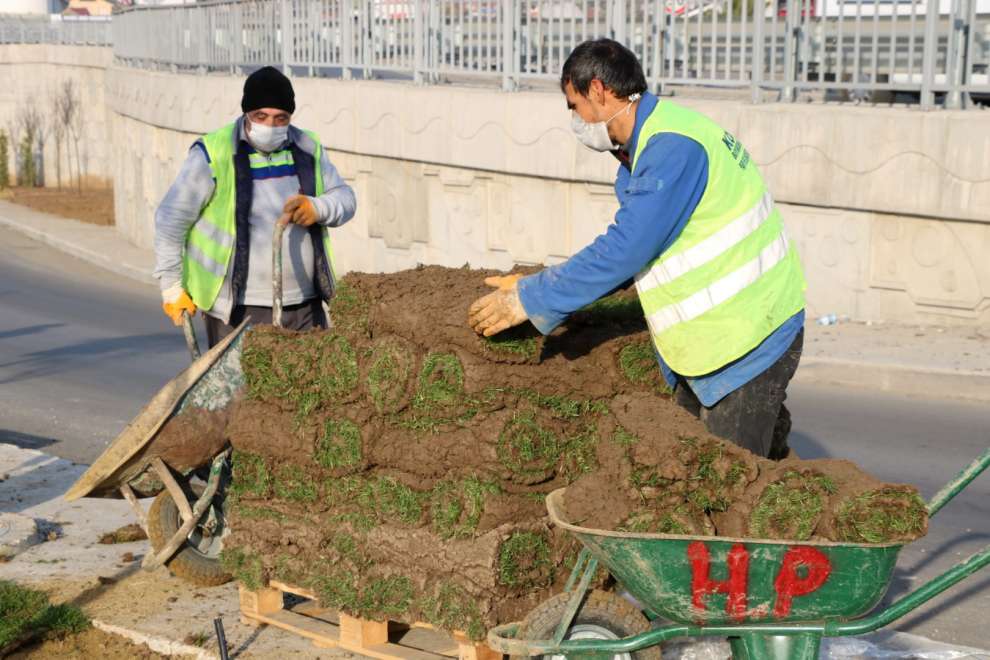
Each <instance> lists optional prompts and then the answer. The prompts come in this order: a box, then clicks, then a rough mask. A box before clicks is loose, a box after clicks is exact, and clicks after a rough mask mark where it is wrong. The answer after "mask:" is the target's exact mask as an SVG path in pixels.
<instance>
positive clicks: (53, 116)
mask: <svg viewBox="0 0 990 660" xmlns="http://www.w3.org/2000/svg"><path fill="white" fill-rule="evenodd" d="M60 107H61V102H60V100H59V92H58V89H57V88H56V89H54V90H52V91H50V92H49V94H48V127H49V128H48V130H49V133H51V136H52V140H54V142H55V183H56V185H57V186H58V189H59V190H61V189H62V142H63V141H64V140H65V138H66V128H65V125H63V124H62V118H61V110H60Z"/></svg>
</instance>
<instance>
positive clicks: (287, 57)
mask: <svg viewBox="0 0 990 660" xmlns="http://www.w3.org/2000/svg"><path fill="white" fill-rule="evenodd" d="M291 2H292V0H282V16H281V21H280V23H281V24H282V72H283V73H284V74H285V75H287V76H288V75H291V74H292V67H291V66H290V64H289V63H290V62H291V61H292V5H291V4H290V3H291Z"/></svg>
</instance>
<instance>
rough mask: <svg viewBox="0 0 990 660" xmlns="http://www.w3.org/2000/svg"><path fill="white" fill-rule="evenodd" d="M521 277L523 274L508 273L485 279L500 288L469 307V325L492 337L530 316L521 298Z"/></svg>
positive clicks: (490, 284)
mask: <svg viewBox="0 0 990 660" xmlns="http://www.w3.org/2000/svg"><path fill="white" fill-rule="evenodd" d="M521 277H522V275H506V276H504V277H489V278H487V279H486V280H485V284H487V285H488V286H494V287H498V290H497V291H494V292H493V293H489V294H488V295H487V296H482V297H481V298H478V299H477V300H475V301H474V302H473V303H471V307H469V308H468V325H470V326H471V328H472V329H473V330H474V331H475V332H477V333H478V334H479V335H484V336H485V337H491V336H492V335H495V334H498V333H500V332H502V331H503V330H508V329H509V328H512V327H514V326H517V325H519V324H520V323H522V322H523V321H525V320H527V319H528V318H529V317H528V316H526V310H525V309H524V308H523V305H522V301H520V300H519V288H518V284H519V278H521Z"/></svg>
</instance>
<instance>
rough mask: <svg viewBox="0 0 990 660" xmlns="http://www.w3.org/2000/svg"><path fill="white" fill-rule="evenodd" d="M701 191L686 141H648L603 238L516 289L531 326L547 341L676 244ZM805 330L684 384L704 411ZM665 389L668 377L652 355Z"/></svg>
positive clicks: (701, 177)
mask: <svg viewBox="0 0 990 660" xmlns="http://www.w3.org/2000/svg"><path fill="white" fill-rule="evenodd" d="M658 102H659V100H658V99H657V97H656V96H654V95H653V94H650V93H646V94H644V95H643V98H642V99H641V100H640V102H639V106H638V107H637V109H636V125H635V128H634V129H633V134H632V137H631V139H630V141H629V143H628V144H627V145H625V149H624V151H626V152H627V153H629V154H634V153H636V143H637V140H638V139H639V132H640V129H641V128H642V126H643V123H644V122H645V121H646V119H647V117H649V116H650V114H651V113H652V112H653V110H654V108H656V105H657V103H658ZM707 184H708V155H707V154H706V152H705V149H704V147H702V146H701V145H700V144H698V143H697V142H695V141H694V140H692V139H691V138H688V137H685V136H683V135H679V134H675V133H660V134H657V135H654V136H653V137H652V138H651V139H650V142H649V143H648V144H647V145H646V147H645V148H644V149H643V151H642V153H641V154H640V156H639V160H638V161H637V163H636V174H635V176H633V175H632V173H631V172H630V171H629V169H628V167H627V166H626V165H625V164H622V165H620V166H619V169H618V173H617V174H616V178H615V195H616V197H617V198H618V200H619V210H618V211H617V212H616V214H615V221H614V222H613V223H612V224H610V225H609V226H608V229H607V230H606V231H605V233H604V234H602V235H601V236H599V237H598V238H596V239H595V240H594V241H593V242H592V243H591V244H590V245H588V246H587V247H585V248H584V249H582V250H581V251H579V252H578V253H577V254H575V255H574V256H572V257H571V258H570V259H568V260H567V261H565V262H563V263H561V264H558V265H555V266H550V267H548V268H545V269H544V270H542V271H540V272H539V273H536V274H535V275H531V276H529V277H524V278H523V279H521V280H520V281H519V298H520V300H521V301H522V305H523V308H525V310H526V314H527V316H529V319H530V321H531V322H532V323H533V325H535V326H536V327H537V329H539V330H540V332H542V333H543V334H549V333H550V332H552V331H553V329H554V328H556V327H557V326H558V325H560V324H561V323H563V322H564V320H565V319H566V318H567V316H568V315H570V314H571V313H572V312H574V311H576V310H578V309H581V308H582V307H584V306H585V305H587V304H589V303H592V302H594V301H595V300H597V299H599V298H601V297H602V296H604V295H607V294H608V293H611V292H612V291H614V290H615V289H616V288H618V287H620V286H621V285H623V284H624V283H626V282H627V281H628V280H629V279H630V278H631V277H633V276H634V275H635V274H636V273H638V272H639V271H641V270H642V269H643V268H644V267H645V266H646V265H647V264H648V263H650V262H651V261H652V260H653V259H655V258H656V257H657V256H658V255H660V254H661V253H662V252H663V251H664V250H666V249H667V248H669V247H670V245H671V244H672V243H673V242H674V241H675V240H677V237H678V236H679V235H680V233H681V231H682V230H683V229H684V225H686V224H687V222H688V220H689V219H690V217H691V215H692V214H693V213H694V209H695V208H696V207H697V206H698V203H699V202H700V201H701V197H702V196H703V195H704V193H705V188H706V186H707ZM803 325H804V311H803V310H802V311H800V312H798V313H797V314H795V315H794V316H793V317H791V318H790V319H788V320H787V321H785V322H784V323H783V324H782V325H781V326H780V327H779V328H777V329H776V330H775V331H774V332H773V333H771V334H770V335H769V336H768V337H767V338H766V339H764V340H763V342H762V343H761V344H760V345H759V346H757V347H756V348H754V349H753V350H752V351H750V352H749V353H747V354H746V355H744V356H743V357H741V358H739V359H738V360H736V361H734V362H732V363H730V364H728V365H726V366H724V367H722V368H720V369H718V370H716V371H714V372H712V373H710V374H706V375H704V376H697V377H692V378H685V380H686V381H687V384H688V386H689V387H690V388H691V390H692V391H693V392H694V393H695V395H696V396H697V397H698V399H699V400H700V401H701V403H702V404H703V405H705V406H707V407H710V406H713V405H715V404H716V403H718V402H719V401H720V400H721V399H722V398H723V397H725V396H726V395H727V394H729V393H731V392H733V391H735V390H736V389H738V388H739V387H742V386H743V385H745V384H746V383H748V382H749V381H751V380H752V379H753V378H755V377H756V376H758V375H759V374H761V373H763V372H764V371H766V370H767V369H768V368H769V367H770V365H772V364H773V363H774V362H776V361H777V360H778V359H779V358H780V356H782V355H783V354H784V352H785V351H786V350H787V349H788V347H789V346H790V345H791V343H792V342H793V341H794V338H795V336H796V335H797V333H798V332H799V331H800V330H801V328H802V327H803ZM657 359H658V361H659V362H660V368H661V370H662V372H663V375H664V378H665V379H666V381H667V382H668V383H669V384H670V385H671V386H673V385H674V384H676V382H677V378H678V375H677V374H675V373H674V372H673V371H672V370H671V369H670V368H669V367H668V366H667V365H666V363H664V361H663V359H662V358H661V357H660V356H659V355H658V356H657Z"/></svg>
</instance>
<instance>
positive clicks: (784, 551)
mask: <svg viewBox="0 0 990 660" xmlns="http://www.w3.org/2000/svg"><path fill="white" fill-rule="evenodd" d="M988 465H990V449H987V450H986V451H985V452H984V453H983V455H982V456H980V457H979V458H977V459H976V460H974V461H973V462H972V463H971V464H970V465H969V466H968V467H967V468H966V469H964V470H963V471H962V472H960V473H959V475H958V476H957V477H956V478H955V479H953V480H952V481H951V482H950V483H949V484H948V485H946V486H945V487H944V488H943V489H942V490H941V491H939V492H938V493H937V494H936V495H935V496H934V497H933V498H932V500H931V502H929V503H928V513H929V515H930V516H934V515H935V514H936V513H937V512H938V511H939V510H940V509H941V508H942V507H943V506H945V504H946V503H948V502H949V500H951V499H952V498H953V497H955V496H956V495H957V494H958V493H959V492H960V491H962V490H963V488H965V487H966V485H967V484H968V483H969V482H970V481H972V480H973V479H974V478H976V477H977V476H978V475H979V474H980V473H982V472H983V471H984V470H985V469H986V468H987V466H988ZM565 490H566V489H560V490H556V491H554V492H552V493H550V495H549V496H547V509H548V511H549V514H550V519H551V520H552V521H553V523H554V524H555V525H558V526H559V527H561V528H563V529H565V530H567V531H568V532H570V533H572V534H574V535H575V536H576V537H577V538H578V540H579V541H580V542H581V544H582V545H583V546H584V547H583V548H582V550H581V552H580V553H579V555H578V559H577V562H576V563H575V565H574V568H573V569H572V571H571V574H570V577H569V579H568V581H567V583H566V586H565V588H564V591H563V592H562V593H560V594H558V595H557V596H555V597H553V598H551V599H550V600H548V601H545V602H544V603H542V604H541V605H539V606H537V607H536V608H535V609H534V610H533V611H532V612H531V613H530V614H529V615H528V616H527V617H526V618H525V620H524V621H522V622H517V623H509V624H505V625H501V626H498V627H496V628H493V629H492V630H490V631H489V633H488V644H489V645H490V646H491V647H492V648H493V649H495V650H496V651H500V652H502V653H507V654H510V655H516V656H521V655H522V656H525V655H530V656H535V655H542V656H566V657H571V656H595V657H598V658H603V657H609V656H616V657H622V658H626V659H629V658H635V659H637V660H659V659H660V648H659V645H660V644H661V643H662V642H665V641H667V640H670V639H673V638H675V637H712V636H717V637H728V638H729V643H730V646H731V649H732V657H733V658H737V659H740V660H762V659H769V660H785V659H786V660H813V659H814V658H817V657H818V654H819V651H820V647H821V640H822V638H823V637H841V636H846V635H861V634H865V633H868V632H872V631H874V630H878V629H879V628H882V627H883V626H886V625H888V624H889V623H891V622H893V621H895V620H896V619H898V618H900V617H902V616H904V615H905V614H907V613H908V612H910V611H911V610H913V609H915V608H917V607H919V606H920V605H922V604H923V603H925V602H926V601H928V600H930V599H931V598H933V597H934V596H936V595H938V594H939V593H941V592H943V591H945V590H946V589H948V588H949V587H951V586H953V585H955V584H956V583H957V582H959V581H960V580H962V579H964V578H965V577H967V576H969V575H971V574H972V573H974V572H976V571H978V570H979V569H981V568H983V567H985V566H986V565H987V564H988V563H990V546H987V547H985V548H984V549H983V550H981V551H979V552H977V553H976V554H974V555H972V556H971V557H969V558H968V559H966V560H964V561H962V562H960V563H958V564H956V565H955V566H954V567H952V568H951V569H949V570H948V571H946V572H945V573H943V574H942V575H940V576H939V577H937V578H935V579H934V580H932V581H930V582H928V583H926V584H924V585H923V586H921V587H920V588H918V589H916V590H915V591H913V592H911V593H910V594H908V595H906V596H904V597H903V598H901V599H899V600H897V601H896V602H894V603H893V604H891V605H890V606H888V607H887V608H885V609H883V610H882V611H879V612H876V613H873V614H871V615H869V616H866V617H863V615H864V614H866V613H867V612H870V611H871V610H873V609H874V608H875V607H876V605H877V604H878V603H879V602H880V600H881V599H882V598H883V596H884V594H885V593H886V591H887V587H888V586H889V584H890V578H891V575H892V574H893V571H894V566H895V564H896V562H897V555H898V553H899V552H900V550H901V548H902V547H903V544H898V543H878V544H855V543H832V542H788V541H770V540H759V539H741V538H740V539H736V538H720V537H694V536H680V535H674V534H637V533H626V532H613V531H604V530H598V529H589V528H586V527H579V526H578V525H573V524H571V523H569V522H567V521H566V520H565V519H564V509H563V502H564V492H565ZM599 562H600V563H601V564H602V565H603V566H604V567H605V568H607V569H608V571H609V573H611V575H612V576H613V577H614V578H615V580H616V581H617V583H618V585H619V586H620V587H621V589H619V590H617V591H621V590H622V589H624V590H625V591H626V592H627V594H628V595H630V596H632V598H634V599H636V600H637V601H638V602H639V603H641V604H642V605H643V606H644V608H645V612H644V611H641V610H640V609H639V608H636V607H633V605H632V604H631V603H630V601H629V600H628V599H627V598H624V597H623V596H619V595H617V594H616V593H612V592H604V591H598V590H591V589H590V585H591V583H592V580H593V578H594V576H595V574H596V572H597V570H598V565H599ZM661 617H662V618H663V619H667V620H669V621H671V622H673V623H672V624H670V625H664V626H654V625H653V624H652V623H651V621H654V620H657V619H659V618H661ZM859 617H863V618H859Z"/></svg>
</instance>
